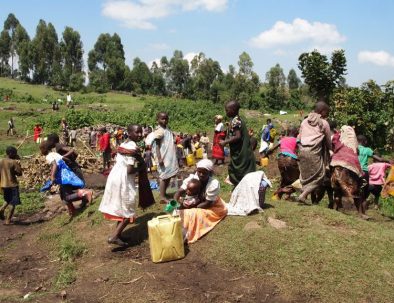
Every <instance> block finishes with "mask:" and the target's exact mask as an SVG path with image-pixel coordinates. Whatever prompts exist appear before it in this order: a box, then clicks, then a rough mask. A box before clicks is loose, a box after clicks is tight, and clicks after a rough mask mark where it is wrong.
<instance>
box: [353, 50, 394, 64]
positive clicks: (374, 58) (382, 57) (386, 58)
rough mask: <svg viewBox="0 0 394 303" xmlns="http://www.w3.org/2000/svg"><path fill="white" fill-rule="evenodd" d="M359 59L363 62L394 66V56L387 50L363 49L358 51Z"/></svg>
mask: <svg viewBox="0 0 394 303" xmlns="http://www.w3.org/2000/svg"><path fill="white" fill-rule="evenodd" d="M358 61H359V62H361V63H372V64H375V65H379V66H391V67H394V56H393V55H391V54H389V53H388V52H385V51H377V52H371V51H361V52H359V53H358Z"/></svg>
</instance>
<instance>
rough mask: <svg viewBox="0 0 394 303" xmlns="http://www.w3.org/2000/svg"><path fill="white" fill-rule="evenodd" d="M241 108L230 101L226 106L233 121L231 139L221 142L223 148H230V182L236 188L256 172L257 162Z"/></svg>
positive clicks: (230, 128) (236, 103) (230, 132)
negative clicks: (240, 114) (241, 115)
mask: <svg viewBox="0 0 394 303" xmlns="http://www.w3.org/2000/svg"><path fill="white" fill-rule="evenodd" d="M240 108H241V106H240V104H239V103H238V101H229V102H227V103H226V105H225V110H226V115H227V117H229V118H230V119H231V121H230V127H229V139H227V140H221V141H220V142H219V144H220V145H221V146H223V147H224V146H225V145H227V144H228V145H229V146H230V156H231V161H230V165H229V166H228V174H229V177H230V182H231V183H232V184H233V185H234V187H235V186H237V185H238V183H239V182H241V180H242V178H243V177H244V176H245V175H246V174H248V173H251V172H254V171H256V160H255V157H254V153H253V151H252V148H251V146H250V138H249V134H248V128H247V127H246V123H245V121H243V120H242V119H241V117H240V116H239V110H240Z"/></svg>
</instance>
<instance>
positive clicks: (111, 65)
mask: <svg viewBox="0 0 394 303" xmlns="http://www.w3.org/2000/svg"><path fill="white" fill-rule="evenodd" d="M88 68H89V72H90V73H92V72H94V71H98V70H102V71H103V72H104V73H105V74H106V76H105V77H102V76H100V77H99V78H100V79H101V80H104V79H106V81H108V83H107V85H100V87H101V89H103V88H104V87H109V88H110V89H122V86H124V84H125V76H126V71H127V69H126V64H125V57H124V50H123V45H122V42H121V39H120V37H119V35H118V34H116V33H115V34H113V35H112V36H111V35H110V34H101V35H100V36H99V37H98V38H97V41H96V43H95V45H94V48H93V50H91V51H90V52H89V54H88ZM90 73H89V77H90Z"/></svg>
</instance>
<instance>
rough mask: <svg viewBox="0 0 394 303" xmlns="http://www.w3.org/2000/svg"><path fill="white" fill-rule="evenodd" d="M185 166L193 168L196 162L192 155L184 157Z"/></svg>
mask: <svg viewBox="0 0 394 303" xmlns="http://www.w3.org/2000/svg"><path fill="white" fill-rule="evenodd" d="M186 164H187V166H193V165H195V164H196V160H195V159H194V156H193V155H192V154H189V155H187V156H186Z"/></svg>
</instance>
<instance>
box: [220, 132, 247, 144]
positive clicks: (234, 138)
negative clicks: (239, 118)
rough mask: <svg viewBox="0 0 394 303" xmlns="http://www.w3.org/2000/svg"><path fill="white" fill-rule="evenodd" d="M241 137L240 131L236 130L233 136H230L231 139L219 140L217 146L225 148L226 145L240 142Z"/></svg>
mask: <svg viewBox="0 0 394 303" xmlns="http://www.w3.org/2000/svg"><path fill="white" fill-rule="evenodd" d="M241 137H242V134H241V130H240V129H236V130H235V134H234V136H232V137H231V138H229V139H227V140H221V141H220V142H219V144H220V145H221V146H225V145H227V144H233V143H236V142H238V141H240V140H241Z"/></svg>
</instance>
